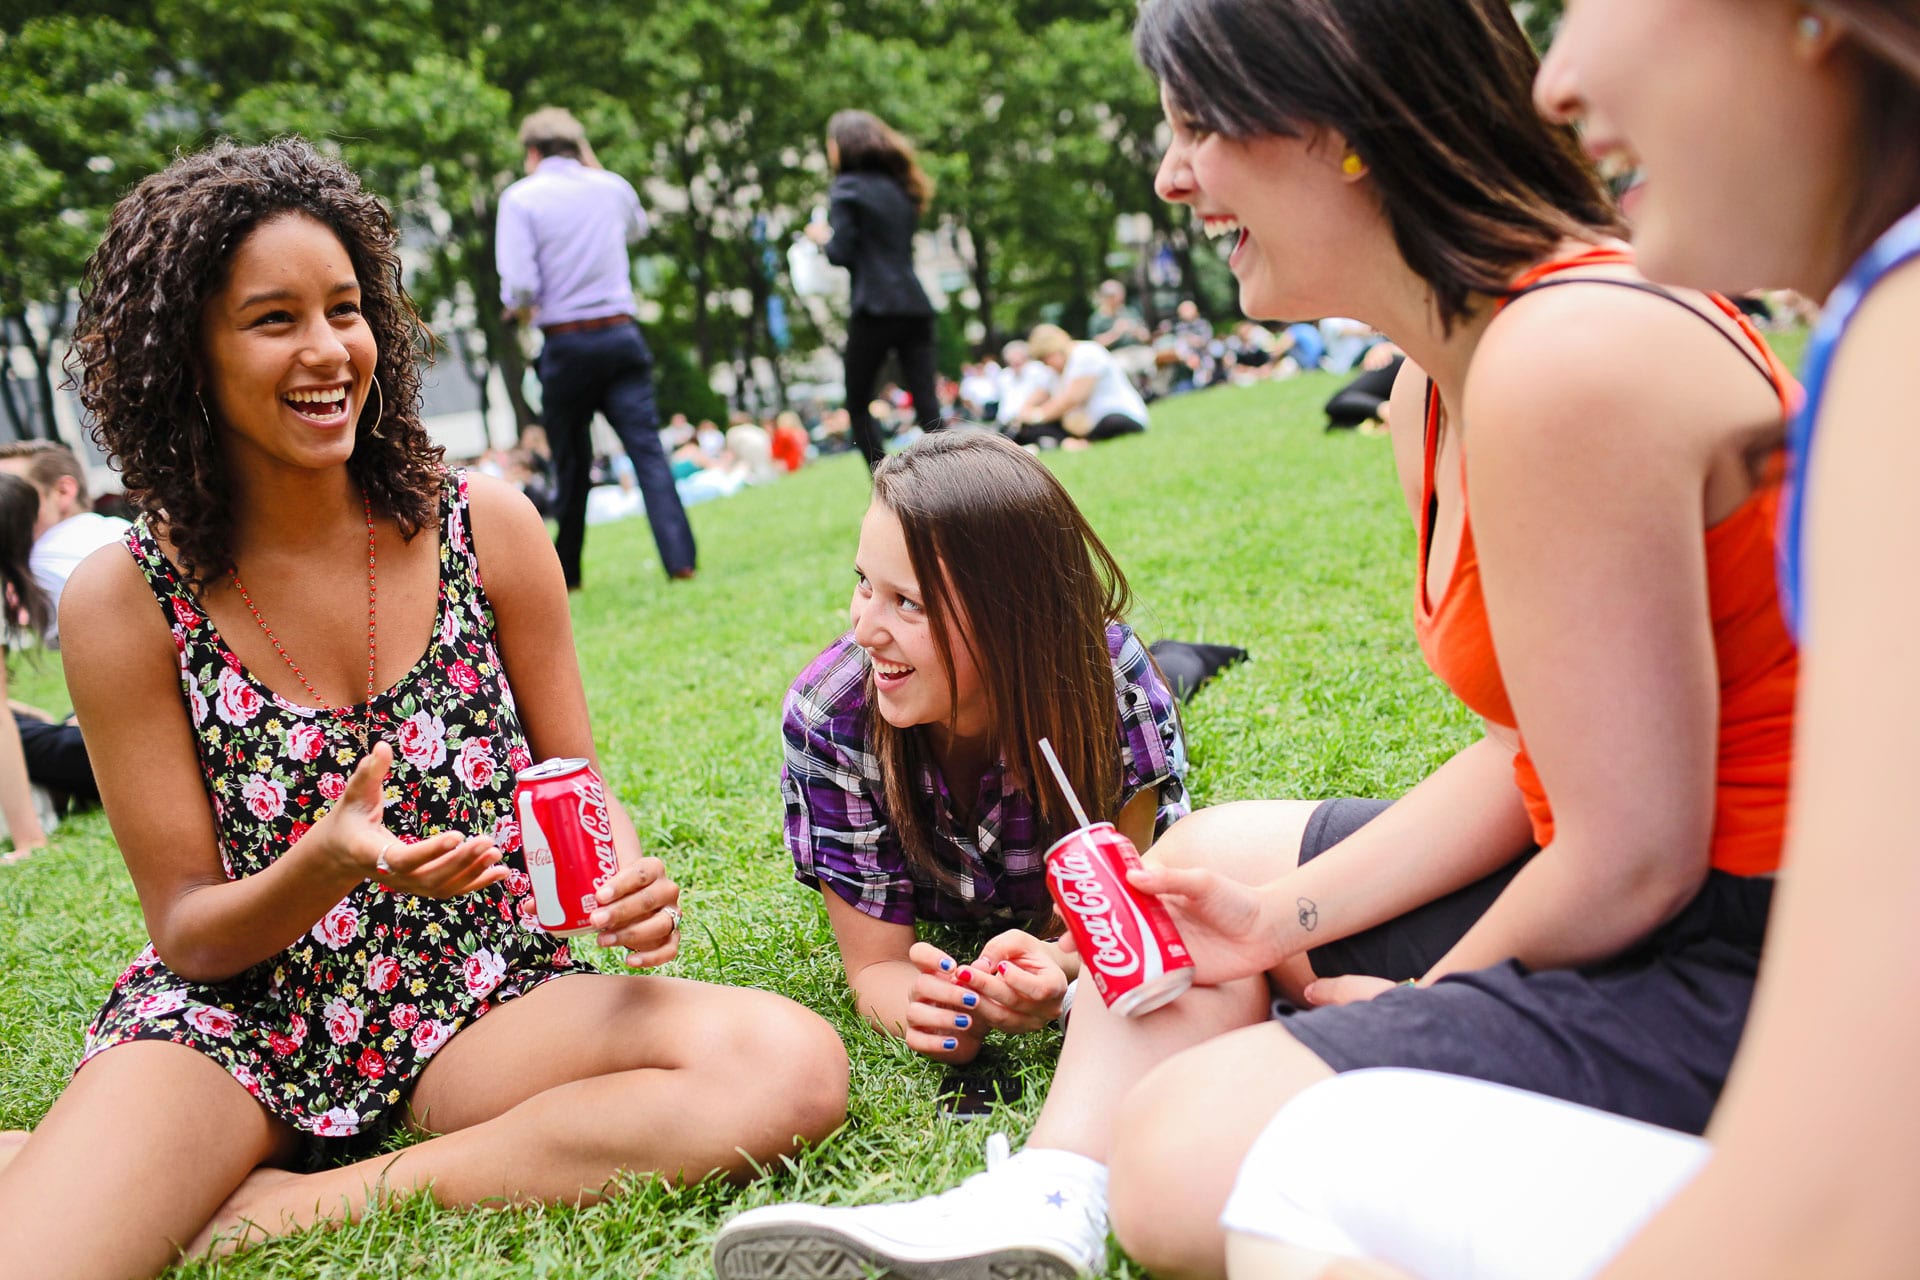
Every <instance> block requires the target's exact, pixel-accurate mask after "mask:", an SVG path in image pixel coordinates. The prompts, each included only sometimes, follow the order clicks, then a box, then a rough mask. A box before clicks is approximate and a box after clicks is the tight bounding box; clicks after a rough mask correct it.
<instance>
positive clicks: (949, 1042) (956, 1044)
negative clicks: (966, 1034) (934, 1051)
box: [940, 1036, 960, 1049]
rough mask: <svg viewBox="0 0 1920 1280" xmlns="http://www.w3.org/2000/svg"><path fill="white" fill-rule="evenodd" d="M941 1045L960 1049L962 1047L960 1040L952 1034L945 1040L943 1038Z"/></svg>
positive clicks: (943, 1047) (945, 1047) (946, 1047)
mask: <svg viewBox="0 0 1920 1280" xmlns="http://www.w3.org/2000/svg"><path fill="white" fill-rule="evenodd" d="M940 1047H941V1048H942V1049H958V1048H959V1047H960V1042H959V1041H958V1040H955V1039H954V1038H953V1037H952V1036H948V1037H947V1038H946V1039H945V1040H942V1041H941V1042H940Z"/></svg>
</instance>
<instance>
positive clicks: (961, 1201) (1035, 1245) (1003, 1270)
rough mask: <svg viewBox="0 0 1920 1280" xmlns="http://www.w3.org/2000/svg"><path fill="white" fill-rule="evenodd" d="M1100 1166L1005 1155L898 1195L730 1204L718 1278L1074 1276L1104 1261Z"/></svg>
mask: <svg viewBox="0 0 1920 1280" xmlns="http://www.w3.org/2000/svg"><path fill="white" fill-rule="evenodd" d="M1104 1175H1105V1170H1103V1169H1101V1168H1100V1166H1098V1165H1096V1164H1094V1163H1093V1162H1092V1161H1090V1160H1084V1159H1082V1158H1081V1157H1078V1156H1070V1155H1068V1154H1067V1153H1065V1152H1056V1151H1023V1152H1021V1153H1020V1154H1019V1155H1017V1156H1011V1157H1009V1156H1008V1155H1007V1140H1006V1137H1005V1136H1004V1135H1002V1134H998V1133H996V1134H994V1135H993V1136H992V1137H991V1138H989V1139H988V1140H987V1171H986V1172H985V1173H977V1174H975V1175H974V1176H973V1177H971V1178H968V1179H967V1180H966V1181H965V1182H963V1183H961V1184H960V1185H959V1186H957V1187H955V1188H954V1189H953V1190H951V1191H948V1192H945V1193H944V1194H941V1195H937V1196H927V1197H925V1198H924V1199H920V1200H912V1201H909V1202H907V1203H905V1204H875V1205H861V1206H858V1207H853V1208H825V1207H822V1206H820V1205H811V1204H777V1205H770V1206H768V1207H766V1208H764V1209H753V1210H749V1211H748V1212H746V1213H743V1214H739V1215H738V1216H736V1217H735V1218H733V1220H732V1221H730V1222H728V1223H727V1225H726V1226H724V1227H722V1228H721V1229H720V1234H719V1236H718V1237H717V1238H716V1239H715V1240H714V1242H713V1270H714V1274H715V1275H717V1276H718V1277H719V1278H720V1280H871V1278H872V1277H879V1276H893V1277H896V1278H897V1280H1076V1278H1077V1277H1083V1276H1090V1275H1098V1274H1099V1273H1100V1272H1101V1271H1103V1270H1104V1269H1105V1267H1106V1261H1107V1197H1106V1178H1105V1176H1104Z"/></svg>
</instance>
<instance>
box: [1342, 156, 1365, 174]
mask: <svg viewBox="0 0 1920 1280" xmlns="http://www.w3.org/2000/svg"><path fill="white" fill-rule="evenodd" d="M1366 167H1367V165H1366V162H1365V161H1364V160H1362V159H1361V158H1360V156H1359V153H1358V152H1354V151H1349V152H1347V158H1346V159H1344V160H1342V161H1341V162H1340V172H1342V173H1344V174H1346V175H1347V176H1348V177H1349V178H1357V177H1359V176H1360V174H1361V173H1362V172H1363V171H1364V170H1365V169H1366Z"/></svg>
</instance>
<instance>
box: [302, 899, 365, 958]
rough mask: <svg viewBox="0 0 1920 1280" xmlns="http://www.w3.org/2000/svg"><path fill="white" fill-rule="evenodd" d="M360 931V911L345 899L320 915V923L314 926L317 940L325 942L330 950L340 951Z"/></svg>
mask: <svg viewBox="0 0 1920 1280" xmlns="http://www.w3.org/2000/svg"><path fill="white" fill-rule="evenodd" d="M359 932H360V913H359V912H358V911H355V910H354V909H353V908H352V907H350V906H348V905H347V903H346V902H345V900H342V901H341V902H340V904H339V905H338V906H336V907H334V909H333V910H331V911H329V912H327V914H326V915H324V916H321V917H320V923H318V924H316V925H314V926H313V929H312V933H313V939H314V941H315V942H319V943H323V944H325V945H326V947H327V948H328V949H329V950H332V951H338V950H339V949H340V948H342V947H344V946H346V945H347V944H348V943H349V942H352V941H353V940H354V938H355V937H356V936H358V934H359Z"/></svg>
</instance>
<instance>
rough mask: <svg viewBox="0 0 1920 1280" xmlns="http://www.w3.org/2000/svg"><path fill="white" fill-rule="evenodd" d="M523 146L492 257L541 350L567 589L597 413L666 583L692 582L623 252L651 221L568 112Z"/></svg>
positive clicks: (532, 124) (555, 113)
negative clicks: (626, 470) (628, 473)
mask: <svg viewBox="0 0 1920 1280" xmlns="http://www.w3.org/2000/svg"><path fill="white" fill-rule="evenodd" d="M520 145H521V146H523V147H525V148H526V152H527V176H526V177H524V178H522V179H521V180H520V181H518V182H516V183H514V184H513V185H512V186H510V187H508V188H507V189H506V191H505V192H504V193H503V194H502V195H501V197H500V221H499V228H498V231H499V234H498V237H497V239H496V243H495V249H494V253H495V259H496V261H497V263H498V265H499V268H500V298H501V301H502V302H504V303H506V305H507V307H508V309H509V310H510V311H511V312H512V313H513V315H514V316H515V317H516V318H517V319H518V320H519V322H520V323H522V324H526V323H530V322H531V323H535V324H538V325H539V326H540V331H541V333H542V334H544V335H545V339H546V341H545V344H544V345H543V347H542V348H541V351H540V359H539V362H538V364H537V365H536V368H537V369H538V371H539V374H540V385H541V387H542V389H543V399H544V409H545V413H544V417H545V419H546V428H547V441H548V443H549V444H550V445H551V446H552V449H553V466H554V472H555V475H556V479H557V481H558V493H557V495H556V497H555V501H554V505H555V508H556V509H557V511H558V515H559V520H560V532H559V534H558V536H557V537H555V539H554V549H555V550H556V551H557V552H559V555H560V567H561V568H562V569H563V570H564V571H565V573H566V577H567V586H568V587H569V588H574V587H578V586H579V585H580V549H581V545H582V544H583V543H584V542H585V541H586V529H587V488H588V485H589V480H588V473H589V471H590V470H591V468H592V465H593V445H592V443H591V441H590V440H589V438H588V435H587V429H588V427H590V426H591V425H592V423H593V415H594V413H595V412H596V411H597V412H599V413H602V414H605V415H606V419H607V422H608V424H609V425H611V426H612V427H613V429H614V432H615V433H616V434H617V435H618V436H619V437H620V442H621V444H623V445H625V446H626V450H627V456H628V457H630V458H632V459H633V469H634V473H635V476H636V478H637V480H638V481H639V484H640V492H641V495H642V496H643V497H644V498H645V499H646V504H647V520H648V522H649V523H651V524H652V525H653V539H654V541H655V542H656V543H657V544H659V547H660V560H661V562H662V564H663V565H664V566H665V568H666V571H667V574H668V576H669V577H672V578H691V577H692V576H693V563H694V549H693V530H692V528H691V527H690V526H689V525H688V524H687V513H686V511H685V510H684V509H683V508H682V507H681V505H680V495H679V494H678V493H676V492H675V491H674V487H673V470H672V467H671V465H670V464H669V463H668V461H667V458H666V455H665V454H664V453H663V452H662V451H661V448H660V436H659V433H658V431H657V428H658V426H659V422H660V416H659V412H658V411H657V410H656V409H655V408H654V403H653V353H652V352H651V351H649V350H648V349H647V343H646V339H645V338H643V337H642V336H641V334H640V324H639V321H638V320H636V319H635V318H634V305H633V280H632V277H631V275H630V268H629V266H628V261H627V246H628V245H630V244H632V243H633V242H635V241H636V240H638V239H639V238H640V237H641V236H643V235H645V234H646V232H647V214H646V210H644V209H642V208H641V207H640V197H639V196H637V195H635V194H634V190H633V187H632V186H631V185H630V184H629V183H628V182H627V180H626V179H625V178H622V177H620V176H619V175H617V174H612V173H608V172H607V171H606V170H605V169H602V168H601V167H600V164H599V161H597V160H596V159H594V156H593V149H592V148H591V147H590V146H588V145H587V137H586V132H585V131H584V130H583V129H581V127H580V122H579V121H578V120H576V119H574V118H573V115H572V114H571V113H570V112H568V111H565V110H563V109H562V108H559V107H542V108H541V109H540V110H538V111H536V112H534V113H533V114H532V115H530V116H528V117H527V118H526V120H525V121H524V122H523V123H522V124H521V126H520Z"/></svg>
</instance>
